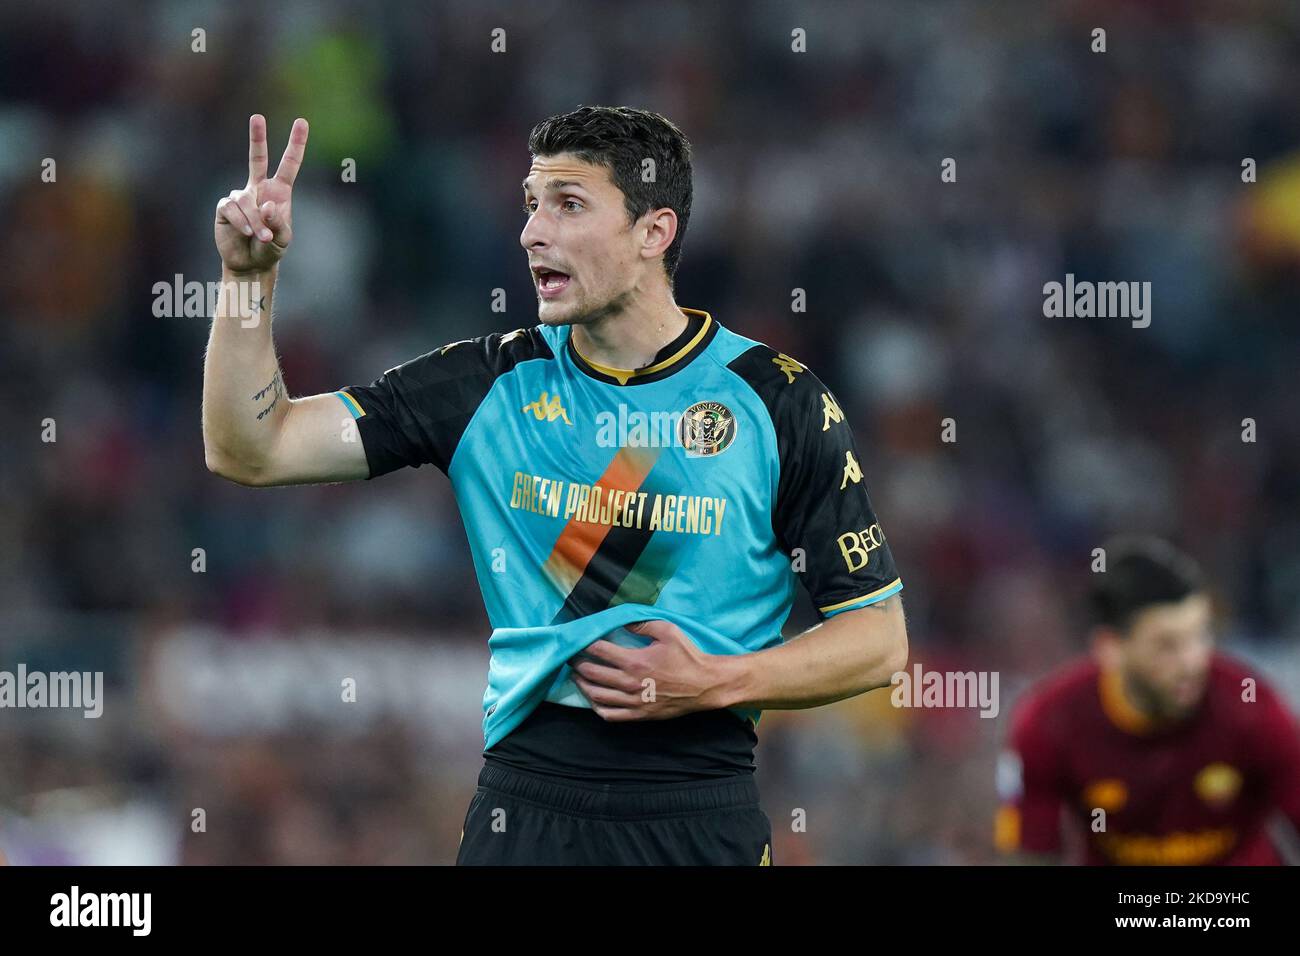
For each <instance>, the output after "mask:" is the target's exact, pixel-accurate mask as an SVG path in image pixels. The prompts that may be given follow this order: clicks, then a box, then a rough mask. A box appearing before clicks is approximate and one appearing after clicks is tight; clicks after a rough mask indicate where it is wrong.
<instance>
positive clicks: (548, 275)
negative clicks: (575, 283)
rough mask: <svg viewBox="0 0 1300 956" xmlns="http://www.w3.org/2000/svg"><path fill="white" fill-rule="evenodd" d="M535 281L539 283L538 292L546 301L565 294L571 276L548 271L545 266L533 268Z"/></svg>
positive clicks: (553, 270) (565, 273) (552, 270)
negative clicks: (562, 293)
mask: <svg viewBox="0 0 1300 956" xmlns="http://www.w3.org/2000/svg"><path fill="white" fill-rule="evenodd" d="M533 279H534V280H535V281H536V283H537V291H538V293H539V294H540V295H541V296H542V298H544V299H550V298H554V297H555V296H557V295H559V294H560V293H561V292H563V291H564V290H565V289H566V288H567V287H568V285H569V274H568V273H567V272H560V271H559V270H557V269H547V268H546V267H544V266H536V267H534V268H533Z"/></svg>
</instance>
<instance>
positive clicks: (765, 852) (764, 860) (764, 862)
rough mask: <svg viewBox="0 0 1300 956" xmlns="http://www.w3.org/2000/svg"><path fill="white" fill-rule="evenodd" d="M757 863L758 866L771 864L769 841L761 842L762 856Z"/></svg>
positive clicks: (770, 845)
mask: <svg viewBox="0 0 1300 956" xmlns="http://www.w3.org/2000/svg"><path fill="white" fill-rule="evenodd" d="M758 865H759V866H771V865H772V844H770V843H764V844H763V858H762V859H761V860H759V861H758Z"/></svg>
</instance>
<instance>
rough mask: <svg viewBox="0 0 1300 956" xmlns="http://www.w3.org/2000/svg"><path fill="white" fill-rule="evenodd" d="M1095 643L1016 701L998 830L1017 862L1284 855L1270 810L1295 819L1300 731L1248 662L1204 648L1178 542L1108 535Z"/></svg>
mask: <svg viewBox="0 0 1300 956" xmlns="http://www.w3.org/2000/svg"><path fill="white" fill-rule="evenodd" d="M1104 550H1105V555H1106V562H1107V563H1106V570H1105V571H1100V572H1097V574H1096V583H1095V585H1094V586H1093V591H1092V594H1091V603H1092V610H1093V614H1094V621H1095V624H1094V627H1093V631H1092V645H1093V655H1092V657H1091V658H1090V659H1088V660H1086V661H1080V662H1078V663H1076V664H1073V665H1071V666H1069V667H1067V668H1066V669H1064V670H1063V671H1061V672H1060V673H1058V674H1055V675H1052V676H1049V677H1047V678H1046V679H1044V680H1043V681H1041V682H1040V683H1039V684H1038V685H1037V686H1036V687H1034V688H1033V689H1031V691H1030V692H1028V693H1027V695H1026V697H1025V698H1024V699H1023V700H1022V701H1021V702H1020V704H1019V705H1018V706H1017V707H1016V710H1015V712H1014V714H1013V719H1012V728H1011V738H1010V745H1009V748H1008V749H1007V750H1006V751H1005V752H1004V753H1003V755H1002V757H1001V759H1000V762H999V766H998V791H999V796H1000V798H1001V799H1002V801H1003V805H1002V807H1001V809H1000V810H999V812H998V819H997V824H996V827H995V831H996V842H997V845H998V847H999V849H1001V850H1002V851H1004V852H1006V853H1018V854H1020V855H1021V856H1022V858H1023V859H1024V860H1025V861H1036V862H1058V861H1062V860H1063V861H1065V862H1084V863H1088V864H1123V865H1156V864H1164V865H1194V864H1237V865H1243V864H1278V863H1280V862H1282V859H1281V856H1280V854H1279V852H1278V849H1277V848H1276V847H1275V845H1274V840H1273V838H1272V836H1271V835H1270V832H1269V830H1270V824H1271V823H1272V822H1280V821H1275V819H1274V818H1275V817H1277V816H1278V815H1282V816H1284V817H1285V818H1287V819H1288V820H1289V821H1290V823H1291V825H1292V826H1293V827H1295V828H1297V829H1300V736H1298V735H1297V731H1296V725H1295V722H1294V720H1293V718H1292V716H1291V715H1290V713H1289V712H1288V711H1287V708H1286V705H1285V704H1284V703H1283V702H1282V700H1281V699H1280V698H1279V697H1278V695H1277V693H1276V692H1275V691H1274V690H1273V689H1272V688H1270V687H1269V686H1268V685H1267V684H1265V683H1263V682H1262V681H1261V680H1260V679H1259V675H1258V674H1257V673H1256V672H1255V671H1254V670H1252V669H1251V668H1250V667H1249V666H1248V665H1245V664H1242V663H1239V662H1237V661H1235V660H1233V659H1231V658H1229V657H1227V656H1225V655H1224V654H1221V653H1219V652H1218V651H1216V650H1215V649H1214V647H1213V636H1212V632H1211V611H1212V609H1211V602H1210V597H1209V595H1208V594H1207V593H1206V591H1205V587H1204V584H1203V581H1202V578H1201V574H1200V571H1199V569H1198V568H1197V566H1196V564H1195V563H1194V562H1193V561H1192V559H1191V558H1189V557H1188V556H1186V555H1184V554H1182V553H1180V552H1179V551H1177V550H1176V549H1175V548H1173V547H1172V546H1171V545H1169V544H1167V543H1165V542H1163V541H1160V540H1157V539H1154V538H1140V537H1127V538H1122V539H1118V540H1116V541H1114V542H1112V543H1111V544H1109V545H1108V546H1106V548H1105V549H1104Z"/></svg>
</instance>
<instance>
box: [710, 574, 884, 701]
mask: <svg viewBox="0 0 1300 956" xmlns="http://www.w3.org/2000/svg"><path fill="white" fill-rule="evenodd" d="M715 664H716V667H717V670H718V671H719V674H718V683H717V685H716V698H715V699H716V700H717V704H716V706H718V707H744V708H752V709H755V710H800V709H803V708H807V707H820V706H822V705H823V704H831V703H834V702H835V701H837V700H844V699H845V698H848V697H856V696H857V695H858V694H862V693H865V692H866V691H869V690H875V689H877V688H880V687H887V686H889V683H890V678H891V677H892V676H893V675H894V674H895V673H897V672H898V671H901V670H903V669H904V668H905V667H906V666H907V626H906V623H905V622H904V620H903V599H902V597H901V596H900V595H897V594H895V595H894V596H893V597H889V598H886V599H885V600H883V601H880V602H879V603H876V604H870V605H868V606H867V607H864V608H859V609H857V610H853V611H846V612H844V613H843V614H838V615H836V616H835V617H833V618H830V619H829V620H827V621H823V622H822V623H820V624H818V625H816V626H815V627H812V628H810V629H808V630H806V631H804V632H803V633H802V634H800V635H798V636H797V637H795V638H792V639H791V640H789V641H787V642H786V643H784V644H781V645H778V646H777V647H770V648H768V649H766V650H762V651H756V652H754V653H752V654H739V655H736V656H734V657H719V658H718V659H717V660H716V661H715Z"/></svg>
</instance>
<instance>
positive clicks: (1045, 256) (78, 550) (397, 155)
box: [0, 0, 1300, 864]
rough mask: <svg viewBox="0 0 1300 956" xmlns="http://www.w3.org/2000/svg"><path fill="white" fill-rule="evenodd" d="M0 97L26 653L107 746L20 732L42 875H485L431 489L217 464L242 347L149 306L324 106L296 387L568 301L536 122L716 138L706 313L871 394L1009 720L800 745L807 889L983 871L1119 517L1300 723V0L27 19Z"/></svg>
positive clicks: (480, 630) (974, 720) (834, 714)
mask: <svg viewBox="0 0 1300 956" xmlns="http://www.w3.org/2000/svg"><path fill="white" fill-rule="evenodd" d="M196 27H202V28H203V29H205V30H206V47H207V49H206V52H203V53H195V52H192V51H191V31H192V30H193V29H194V28H196ZM497 27H501V28H504V29H505V30H506V38H507V50H506V52H504V53H493V52H491V50H490V39H491V31H492V30H493V29H494V28H497ZM796 27H802V28H804V29H805V30H806V31H807V38H808V40H807V44H808V52H807V53H803V54H795V53H792V52H791V30H792V29H794V28H796ZM1095 27H1103V28H1105V29H1106V30H1107V47H1108V49H1107V52H1105V53H1104V54H1099V53H1093V52H1091V51H1090V43H1091V35H1090V33H1091V30H1092V29H1093V28H1095ZM0 90H2V94H0V141H3V150H2V151H0V263H2V264H3V265H2V266H0V302H3V313H4V317H3V323H2V324H0V382H2V383H3V386H2V387H3V391H4V401H3V402H0V447H2V448H3V480H2V481H0V568H3V572H2V574H0V669H10V670H12V669H13V668H14V666H15V665H16V663H17V662H19V661H23V662H25V663H26V664H27V666H28V667H29V668H31V669H45V670H65V669H75V670H103V671H104V672H105V674H106V681H107V700H106V704H105V710H104V715H103V717H101V718H100V719H98V720H87V719H83V718H82V717H81V716H80V715H79V714H76V713H68V712H58V711H23V712H18V711H0V847H3V849H4V850H5V851H7V852H8V854H9V855H10V857H11V858H12V859H13V861H14V862H18V863H27V862H57V861H69V862H110V863H131V862H184V863H193V864H199V863H236V862H237V863H369V862H375V863H425V862H449V861H451V860H452V859H453V857H454V852H455V847H456V841H457V837H458V834H459V830H460V825H461V822H462V820H463V815H464V811H465V807H466V805H467V803H468V800H469V798H470V796H471V795H472V793H473V789H474V777H475V774H476V771H477V769H478V766H479V764H480V757H479V745H480V744H481V737H480V732H479V708H480V700H481V695H482V691H483V685H484V682H485V678H486V650H485V640H486V635H487V631H488V627H487V621H486V618H485V616H484V613H483V609H482V605H481V602H480V600H479V596H478V591H477V586H476V584H475V582H474V578H473V571H472V568H471V566H470V562H469V560H468V555H467V551H466V543H465V540H464V531H463V528H462V526H461V523H460V519H459V516H458V515H457V513H456V511H455V508H454V503H453V501H452V498H451V496H450V493H449V490H448V486H447V484H446V481H445V479H444V478H443V477H442V476H440V475H438V474H436V473H435V471H434V470H433V469H432V468H431V467H430V468H425V469H421V470H419V471H411V470H408V471H405V472H403V473H399V474H397V475H393V476H389V477H387V478H384V479H382V480H381V481H378V482H375V483H369V484H356V485H354V486H333V487H308V488H293V489H271V490H250V489H244V488H239V487H236V486H234V485H231V484H228V483H226V482H224V481H221V480H219V479H217V478H216V477H214V476H212V475H210V474H209V473H208V472H207V471H206V469H205V467H204V463H203V448H202V439H201V434H200V429H199V398H200V389H201V378H202V359H203V348H204V343H205V339H206V335H207V321H206V319H204V318H195V317H190V318H183V317H176V318H158V317H155V316H154V315H153V299H154V293H153V287H154V284H155V283H158V282H164V283H170V282H172V281H173V277H174V276H175V275H176V274H180V275H181V276H183V279H184V280H185V281H200V282H207V281H215V280H217V279H218V278H219V276H220V272H219V261H218V258H217V255H216V252H215V250H214V248H213V242H212V226H211V221H212V211H213V207H214V206H215V203H216V201H217V200H218V199H219V198H220V197H221V196H223V195H225V194H226V193H227V192H229V191H230V190H231V189H233V188H237V187H239V186H242V184H243V182H244V177H245V172H246V165H245V159H246V130H247V117H248V115H249V114H250V113H253V112H262V113H264V114H265V115H266V116H267V118H268V122H269V127H270V132H269V138H270V141H271V151H272V157H273V158H275V157H278V156H279V153H280V151H281V150H282V149H283V145H284V142H285V140H286V138H287V135H288V131H289V126H290V124H291V122H292V120H293V118H294V117H295V116H298V115H302V116H305V117H307V118H308V119H309V121H310V122H311V140H310V143H309V145H308V151H307V162H306V166H305V167H304V169H303V172H302V174H301V176H300V177H299V180H298V187H297V190H296V193H297V195H296V202H295V207H296V210H295V213H296V214H295V224H296V227H297V228H296V237H295V242H294V247H293V249H292V250H291V252H290V254H289V256H288V260H287V264H286V266H285V267H284V268H283V270H282V273H281V279H280V283H279V285H278V288H277V293H276V306H277V319H276V337H277V342H278V346H279V350H280V353H281V355H282V360H283V366H284V369H285V373H286V377H287V381H288V385H289V387H290V389H291V392H292V394H294V395H301V394H309V393H314V392H320V391H329V390H332V389H334V388H337V387H339V386H340V385H343V384H347V383H354V382H368V381H370V380H371V379H373V378H374V377H375V376H377V375H378V374H379V373H380V372H382V371H383V370H384V369H386V368H389V367H390V366H392V365H395V364H397V363H398V362H400V361H402V360H405V359H406V358H410V357H413V356H414V355H417V354H419V353H421V352H424V351H427V350H428V349H430V348H432V347H435V346H437V345H441V344H443V343H445V342H448V341H452V340H456V339H461V338H465V337H468V336H472V335H476V334H481V333H484V332H488V331H492V330H497V329H510V328H515V327H518V326H521V325H528V324H532V323H533V322H535V301H534V298H533V295H532V292H531V288H530V284H529V280H528V276H527V272H526V268H525V260H524V255H523V253H522V251H521V249H520V248H519V245H518V241H517V239H518V233H519V230H520V228H521V227H522V216H521V214H520V212H519V202H520V193H519V190H518V186H517V184H518V182H519V179H520V178H521V177H522V175H523V173H524V172H525V171H526V169H527V162H528V156H527V153H526V147H525V143H526V137H527V133H528V131H529V129H531V127H532V125H533V124H534V123H536V122H537V121H538V120H540V119H542V118H544V117H546V116H548V115H551V114H553V113H557V112H564V111H567V110H569V109H572V108H574V107H576V106H577V105H579V104H582V103H604V104H627V105H635V106H641V107H645V108H650V109H654V110H657V111H660V112H662V113H664V114H666V115H667V116H669V117H670V118H672V119H673V120H674V121H675V122H676V123H678V124H679V125H680V126H681V127H682V128H683V130H685V132H686V133H687V135H688V136H689V137H690V138H691V140H692V142H693V144H694V148H695V164H696V193H695V207H694V211H693V214H692V217H691V223H690V229H689V233H688V235H687V238H686V243H685V250H684V259H683V264H682V268H681V270H680V272H679V274H678V295H677V298H678V301H679V303H680V304H682V305H684V306H689V307H694V308H702V309H707V310H709V311H711V312H712V313H713V314H714V315H715V316H716V317H717V318H719V319H720V320H721V321H722V322H724V323H726V324H727V325H729V326H730V327H731V328H733V329H735V330H737V331H739V332H741V333H743V334H746V335H750V336H753V337H756V338H760V339H763V340H765V341H767V342H769V343H770V344H772V345H774V346H776V347H778V348H780V349H781V350H783V351H785V352H787V353H788V354H791V355H793V356H795V357H797V358H799V359H801V360H802V361H804V362H805V363H806V364H808V365H810V366H811V367H812V368H813V369H814V370H815V371H817V372H818V373H819V374H820V375H821V376H822V377H823V378H824V379H825V380H826V381H827V382H828V383H829V384H830V385H831V386H832V387H833V388H834V389H835V390H836V391H837V393H838V395H839V398H840V400H841V403H842V405H843V406H844V409H845V412H846V413H847V414H848V415H849V417H850V421H851V422H852V423H853V424H854V425H855V427H856V429H857V432H858V437H859V442H860V445H861V447H862V449H863V466H864V470H865V474H866V479H867V482H868V487H869V488H870V490H871V492H872V496H873V499H874V503H875V505H876V508H877V511H878V513H879V514H880V516H881V519H882V522H883V525H884V528H885V529H886V532H887V534H888V535H889V538H890V541H891V544H892V547H893V549H894V552H895V554H896V556H897V560H898V563H899V566H900V568H901V569H902V573H903V579H904V582H905V584H906V590H905V591H904V595H903V596H904V599H905V605H906V607H907V612H908V618H909V624H910V628H909V630H910V635H911V640H912V649H913V653H912V659H913V662H914V663H915V662H920V663H922V664H923V665H924V666H925V667H926V668H927V669H958V670H968V669H976V670H997V671H998V672H999V674H1000V677H1001V691H1002V694H1001V699H1002V710H1001V714H1000V715H999V717H998V718H997V719H981V718H980V717H979V716H978V715H977V713H976V712H975V711H973V710H934V711H920V710H917V711H908V710H895V709H893V708H891V707H890V706H889V700H888V693H887V692H877V693H876V694H873V695H870V696H868V697H866V698H861V699H858V700H855V701H851V702H846V703H842V704H838V705H835V706H831V707H827V708H822V709H819V710H814V711H804V712H788V713H778V712H769V713H768V714H767V715H765V717H764V720H763V723H762V725H761V726H760V737H761V741H762V742H761V746H760V750H759V754H758V760H759V782H760V785H761V787H762V789H763V796H764V807H765V809H766V810H767V812H768V814H769V816H771V817H772V819H773V822H774V825H775V830H776V833H777V838H776V839H777V843H776V847H775V851H776V857H777V861H778V862H779V863H783V864H792V863H863V862H870V863H900V862H902V863H978V862H987V861H991V860H993V859H995V856H994V854H993V851H992V849H991V846H990V837H991V821H992V817H993V811H994V805H995V795H994V786H993V784H994V773H993V763H994V758H995V756H996V752H997V749H998V744H999V741H1000V739H1001V735H1002V733H1003V732H1004V730H1005V726H1006V718H1007V715H1008V714H1009V712H1010V708H1011V704H1012V701H1013V700H1014V697H1015V694H1016V693H1017V692H1018V690H1019V689H1021V688H1023V687H1024V686H1025V684H1026V682H1027V681H1029V680H1032V679H1034V678H1035V677H1038V676H1040V675H1042V674H1043V673H1045V672H1046V671H1047V670H1048V669H1050V668H1052V667H1053V666H1055V665H1057V664H1058V663H1060V662H1061V661H1063V660H1065V659H1066V658H1067V657H1068V656H1069V655H1071V654H1072V653H1075V652H1077V651H1078V649H1079V648H1080V647H1081V644H1080V637H1081V633H1082V632H1081V630H1080V618H1079V605H1078V599H1079V596H1080V594H1081V593H1082V589H1083V588H1084V587H1085V586H1086V583H1087V577H1088V565H1089V560H1090V552H1091V549H1092V548H1094V547H1096V546H1098V545H1099V544H1100V543H1101V541H1102V540H1104V538H1105V537H1107V536H1108V535H1110V534H1111V533H1114V532H1117V531H1131V530H1145V531H1153V532H1156V533H1160V534H1164V535H1168V536H1170V537H1172V538H1173V539H1175V540H1176V541H1178V542H1180V543H1181V544H1183V545H1184V546H1186V547H1187V548H1188V549H1189V550H1191V551H1192V552H1193V553H1194V554H1195V555H1196V556H1197V557H1198V558H1199V559H1201V561H1202V562H1203V563H1204V565H1205V567H1206V570H1207V572H1208V575H1209V578H1210V580H1211V581H1212V582H1213V585H1214V591H1215V594H1216V596H1217V597H1218V598H1219V599H1220V600H1221V604H1222V607H1223V617H1222V634H1223V638H1224V642H1225V644H1226V645H1227V646H1228V647H1229V648H1230V649H1232V650H1234V651H1235V652H1237V653H1239V654H1242V655H1244V656H1246V657H1248V658H1251V659H1253V660H1256V661H1258V662H1260V663H1261V665H1262V666H1263V667H1265V668H1266V670H1265V671H1264V673H1265V674H1266V675H1267V676H1268V677H1269V678H1271V679H1272V680H1273V681H1274V682H1275V683H1276V684H1277V685H1278V686H1279V687H1280V688H1281V689H1282V690H1283V691H1284V692H1286V693H1287V694H1288V696H1289V697H1290V699H1291V701H1292V702H1293V704H1295V703H1296V702H1297V701H1298V700H1300V480H1297V479H1298V477H1300V408H1298V405H1300V399H1297V391H1296V389H1295V387H1294V375H1295V370H1296V369H1297V368H1300V354H1298V353H1300V346H1298V342H1300V338H1298V337H1297V335H1296V329H1295V312H1294V305H1295V302H1296V301H1297V293H1298V292H1300V288H1298V282H1297V275H1298V271H1297V270H1298V265H1300V151H1298V147H1300V6H1297V5H1296V4H1294V3H1288V2H1285V0H1275V2H1243V3H1237V4H1232V5H1227V4H1199V3H1186V4H1184V3H1176V2H1158V3H1157V2H1131V3H1118V2H1115V3H1101V2H1092V3H1089V2H1075V3H1064V4H1062V3H1024V4H1020V3H1015V4H1011V3H994V4H988V3H982V2H939V3H927V4H910V3H897V4H893V3H889V4H877V3H858V4H853V5H850V4H825V5H821V4H776V3H757V4H726V5H722V4H719V5H716V6H708V5H699V6H695V5H687V4H682V3H662V2H624V3H618V4H605V3H596V2H591V3H567V2H566V3H560V2H538V3H528V4H494V3H479V2H474V3H470V2H444V3H436V4H419V5H417V4H409V5H397V6H394V7H392V8H391V9H383V10H381V9H378V8H372V7H370V6H368V5H366V6H364V7H363V6H362V5H359V4H358V5H352V4H346V3H332V4H321V5H305V4H304V5H299V4H295V3H286V4H276V5H274V6H273V7H268V6H266V5H265V4H252V3H231V4H216V3H198V2H196V3H176V4H165V3H145V4H140V5H132V6H131V7H130V8H129V9H128V8H124V7H122V6H119V5H105V6H103V7H98V6H96V5H92V4H85V5H82V4H70V3H65V2H47V3H42V4H30V5H25V6H15V5H13V4H5V5H4V6H3V7H2V8H0ZM46 157H52V158H54V159H56V161H57V182H55V183H43V182H41V179H40V172H41V162H42V160H43V159H44V158H46ZM945 157H954V158H955V159H956V160H957V164H958V167H957V168H958V179H957V182H956V183H954V184H942V183H941V182H940V178H939V172H940V162H941V160H942V159H943V158H945ZM1245 157H1252V158H1254V159H1255V160H1256V161H1257V163H1258V169H1259V173H1258V176H1259V181H1258V182H1257V183H1254V184H1245V183H1243V182H1242V178H1241V163H1242V160H1243V158H1245ZM345 158H352V159H354V160H355V161H356V165H357V177H356V182H355V183H345V182H342V181H341V177H340V169H341V163H342V162H343V161H344V159H345ZM1067 272H1070V273H1074V274H1075V275H1076V276H1077V277H1078V278H1080V279H1097V280H1115V281H1150V282H1151V283H1152V287H1153V312H1152V322H1151V325H1150V327H1149V328H1147V329H1134V328H1132V327H1131V326H1130V324H1129V322H1128V321H1127V320H1125V319H1080V318H1075V319H1048V318H1044V316H1043V314H1042V285H1043V283H1044V282H1048V281H1053V280H1055V281H1063V280H1064V276H1065V274H1066V273H1067ZM496 288H502V289H505V290H506V293H507V303H508V311H507V313H506V314H504V315H502V314H496V313H493V312H492V311H491V308H490V303H491V293H492V290H493V289H496ZM794 288H802V289H805V290H806V294H807V302H808V309H807V312H806V313H804V314H795V313H792V312H791V308H790V301H791V290H792V289H794ZM945 417H952V418H954V419H955V420H956V423H957V425H956V427H957V441H956V442H955V443H943V442H941V441H940V440H939V435H940V424H939V423H940V421H941V419H943V418H945ZM1247 417H1249V418H1253V419H1255V421H1256V422H1257V428H1258V441H1257V442H1255V443H1247V442H1243V441H1242V439H1241V432H1242V420H1243V418H1247ZM45 418H53V419H55V421H56V423H57V436H58V437H57V442H55V443H44V442H42V441H41V440H40V432H41V422H42V420H43V419H45ZM194 548H203V549H204V550H205V553H206V571H205V572H204V573H195V572H194V571H192V570H191V565H192V561H193V558H192V549H194ZM719 600H725V588H720V593H719ZM812 620H813V617H812V614H811V609H810V608H809V607H808V606H807V603H806V601H804V602H803V603H801V605H800V606H799V607H798V608H797V609H796V612H795V614H794V615H793V617H792V619H791V622H790V625H789V627H788V629H787V633H794V632H797V631H798V630H799V629H801V628H802V627H804V626H807V625H808V624H809V623H811V621H812ZM342 676H354V677H356V678H357V680H358V685H359V691H358V695H359V699H358V702H357V703H356V704H354V705H343V704H341V703H340V701H339V681H340V679H341V677H342ZM195 808H202V809H203V810H204V812H205V814H206V831H205V832H201V833H195V832H192V829H191V826H190V824H191V819H192V812H193V811H194V809H195ZM795 808H802V809H803V810H805V811H806V813H807V832H806V833H804V834H794V833H791V832H790V827H789V826H788V824H787V821H789V820H790V819H791V814H792V812H793V811H794V810H795Z"/></svg>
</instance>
